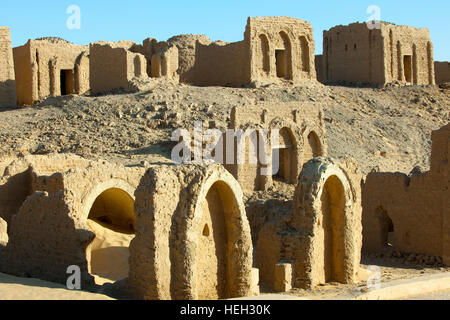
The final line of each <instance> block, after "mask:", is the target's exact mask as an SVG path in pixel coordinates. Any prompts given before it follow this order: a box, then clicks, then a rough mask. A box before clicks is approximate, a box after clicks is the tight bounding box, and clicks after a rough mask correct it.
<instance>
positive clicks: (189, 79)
mask: <svg viewBox="0 0 450 320" xmlns="http://www.w3.org/2000/svg"><path fill="white" fill-rule="evenodd" d="M167 42H168V43H169V44H172V45H174V46H176V47H177V49H178V58H179V60H178V74H179V76H180V82H183V83H189V84H195V81H196V76H197V75H196V71H195V67H194V65H195V63H196V52H197V45H208V44H209V43H210V42H211V41H210V40H209V38H208V37H207V36H205V35H193V34H183V35H178V36H174V37H172V38H170V39H169V40H167Z"/></svg>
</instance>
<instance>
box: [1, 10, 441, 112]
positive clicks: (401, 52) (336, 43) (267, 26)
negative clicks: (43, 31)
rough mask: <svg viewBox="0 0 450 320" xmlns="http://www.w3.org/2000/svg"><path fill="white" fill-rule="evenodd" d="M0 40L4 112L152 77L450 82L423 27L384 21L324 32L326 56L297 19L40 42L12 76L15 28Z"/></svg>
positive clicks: (237, 81) (19, 50)
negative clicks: (219, 31) (226, 38)
mask: <svg viewBox="0 0 450 320" xmlns="http://www.w3.org/2000/svg"><path fill="white" fill-rule="evenodd" d="M0 35H1V39H2V43H3V45H2V47H1V51H0V52H2V54H3V55H5V59H4V61H5V62H2V63H4V64H5V65H4V66H2V69H0V70H1V72H2V73H1V77H2V78H0V81H3V82H4V84H3V85H2V87H3V88H4V89H2V93H1V94H0V97H1V99H3V100H4V102H3V104H5V105H8V106H14V105H15V104H16V102H15V99H14V98H13V95H12V93H13V92H14V91H16V96H17V104H19V105H32V104H34V103H37V102H39V101H41V100H43V99H45V98H46V97H49V96H59V95H67V94H84V93H87V92H89V91H90V92H91V93H92V94H102V93H106V92H110V91H114V90H131V91H135V90H140V89H139V88H140V84H142V83H145V82H146V81H149V80H150V79H164V80H168V81H175V82H178V81H179V82H182V83H186V84H191V85H202V86H233V87H240V86H262V85H265V84H269V83H280V82H288V83H291V84H294V85H295V84H301V83H308V82H310V81H316V80H319V81H320V82H323V83H353V84H355V83H356V84H369V85H371V86H384V85H386V84H389V83H400V84H403V85H408V84H409V85H413V84H414V85H427V84H435V83H436V80H437V82H438V83H443V82H446V81H447V80H448V68H445V64H444V63H436V64H435V63H434V60H433V44H432V42H431V40H430V33H429V31H428V30H427V29H423V28H421V29H417V28H413V27H409V26H397V25H394V24H391V23H386V22H382V23H381V27H380V29H369V28H368V27H367V25H366V24H365V23H353V24H350V25H348V26H336V27H333V28H331V29H330V30H327V31H324V35H323V43H324V49H323V54H322V55H317V56H315V55H314V51H315V43H314V37H313V28H312V26H311V24H310V23H309V22H306V21H303V20H300V19H295V18H291V17H253V18H248V20H247V26H246V28H245V32H244V40H242V41H239V42H233V43H227V42H223V41H215V42H211V40H210V39H208V38H207V37H206V36H204V35H179V36H175V37H172V38H170V39H169V40H167V41H157V40H156V39H153V38H147V39H145V40H144V41H143V42H142V44H137V43H135V42H132V41H120V42H118V43H113V42H104V41H100V42H94V43H91V44H90V46H79V45H74V44H71V43H69V42H67V41H65V40H62V39H58V38H43V39H39V40H29V41H28V42H27V43H26V44H25V45H23V46H21V47H16V48H14V49H13V56H14V70H13V72H11V71H12V70H11V67H12V64H11V53H10V46H11V40H10V37H9V30H8V29H7V28H5V27H2V29H1V33H0ZM2 60H3V59H2ZM8 61H9V62H8ZM435 68H436V69H437V71H436V75H435ZM12 73H14V74H15V75H13V74H12ZM14 78H15V81H16V87H15V88H14ZM0 101H2V100H0Z"/></svg>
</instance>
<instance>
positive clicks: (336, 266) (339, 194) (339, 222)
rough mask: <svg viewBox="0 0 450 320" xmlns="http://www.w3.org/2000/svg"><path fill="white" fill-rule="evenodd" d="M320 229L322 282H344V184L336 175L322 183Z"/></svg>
mask: <svg viewBox="0 0 450 320" xmlns="http://www.w3.org/2000/svg"><path fill="white" fill-rule="evenodd" d="M320 200H321V204H322V215H323V217H322V219H323V220H322V229H323V237H324V242H323V243H324V248H323V274H322V275H321V279H322V281H323V282H324V283H328V282H341V283H343V282H345V278H344V260H345V252H344V244H345V221H344V220H345V202H346V200H345V194H344V186H343V185H342V183H341V181H340V180H339V178H338V177H337V176H331V177H329V178H328V179H327V181H326V182H325V184H324V187H323V190H322V195H321V198H320Z"/></svg>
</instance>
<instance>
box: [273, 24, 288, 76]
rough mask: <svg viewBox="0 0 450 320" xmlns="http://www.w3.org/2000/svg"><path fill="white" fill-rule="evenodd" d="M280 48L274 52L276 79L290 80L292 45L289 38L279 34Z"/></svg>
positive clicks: (281, 33) (282, 33)
mask: <svg viewBox="0 0 450 320" xmlns="http://www.w3.org/2000/svg"><path fill="white" fill-rule="evenodd" d="M280 38H281V39H280V42H281V46H279V47H278V49H276V50H275V64H276V67H277V77H279V78H284V79H288V80H292V45H291V41H290V39H289V36H288V35H287V34H286V33H285V32H283V31H282V32H280Z"/></svg>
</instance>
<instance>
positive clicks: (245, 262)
mask: <svg viewBox="0 0 450 320" xmlns="http://www.w3.org/2000/svg"><path fill="white" fill-rule="evenodd" d="M242 197H243V194H242V190H241V188H240V186H239V184H238V183H237V181H236V180H235V179H234V178H233V176H232V175H231V174H230V173H228V172H227V171H226V170H225V169H223V168H222V167H220V166H211V167H209V168H208V169H206V172H203V174H201V175H198V174H197V175H196V176H195V177H192V181H191V184H190V185H189V187H187V188H186V189H184V190H183V191H182V195H181V197H180V198H181V201H183V200H185V201H188V202H186V203H185V204H184V208H183V209H182V210H180V211H179V212H178V214H181V216H178V218H175V220H176V221H178V224H179V225H178V226H177V230H178V232H177V233H179V234H178V236H177V237H181V239H182V240H181V241H180V240H179V239H175V238H172V239H171V241H172V242H173V241H177V243H176V244H177V245H176V246H175V243H174V245H173V246H171V248H172V252H171V257H173V258H175V257H176V259H173V261H172V268H173V269H172V284H171V287H172V297H173V298H174V299H189V300H197V299H199V298H202V299H222V298H231V297H238V296H247V295H249V294H250V292H251V291H252V262H253V257H252V250H253V249H252V243H251V234H250V227H249V223H248V220H247V217H246V214H245V208H244V204H243V202H242ZM188 199H189V200H188ZM206 225H207V229H208V230H209V236H205V235H204V234H203V232H204V230H205V226H206ZM205 277H207V278H208V279H206V278H205Z"/></svg>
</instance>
